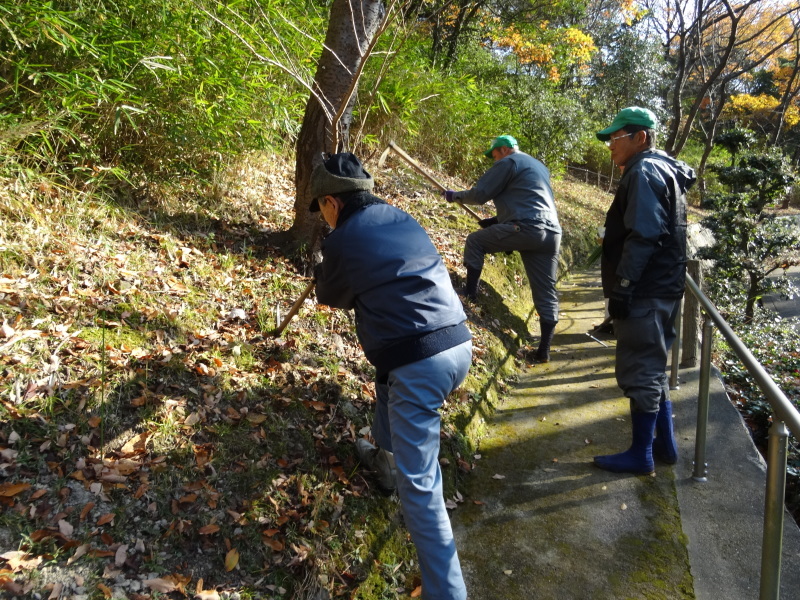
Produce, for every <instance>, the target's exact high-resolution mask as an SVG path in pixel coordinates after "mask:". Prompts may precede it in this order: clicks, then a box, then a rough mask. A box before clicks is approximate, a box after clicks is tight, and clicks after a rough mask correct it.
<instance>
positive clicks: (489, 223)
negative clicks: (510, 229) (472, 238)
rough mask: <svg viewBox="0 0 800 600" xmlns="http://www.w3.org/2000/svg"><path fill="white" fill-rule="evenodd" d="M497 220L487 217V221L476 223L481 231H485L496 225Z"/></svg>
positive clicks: (482, 220)
mask: <svg viewBox="0 0 800 600" xmlns="http://www.w3.org/2000/svg"><path fill="white" fill-rule="evenodd" d="M497 223H498V220H497V217H489V218H488V219H481V220H480V221H478V225H480V226H481V229H486V228H487V227H491V226H492V225H497Z"/></svg>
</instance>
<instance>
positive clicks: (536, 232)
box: [444, 135, 561, 363]
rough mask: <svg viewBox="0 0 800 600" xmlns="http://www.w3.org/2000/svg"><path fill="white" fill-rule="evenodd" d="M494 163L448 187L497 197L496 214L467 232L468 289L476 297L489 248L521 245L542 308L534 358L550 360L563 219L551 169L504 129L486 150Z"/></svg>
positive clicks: (462, 198) (473, 197) (474, 196)
mask: <svg viewBox="0 0 800 600" xmlns="http://www.w3.org/2000/svg"><path fill="white" fill-rule="evenodd" d="M483 154H484V156H487V157H491V158H492V159H493V160H494V165H493V166H492V167H491V168H490V169H489V170H488V171H486V173H484V174H483V175H482V176H481V178H480V179H479V180H478V182H477V183H476V184H475V187H473V188H472V189H470V190H465V191H462V192H455V191H453V190H447V191H445V192H444V197H445V199H446V200H447V201H448V202H460V203H462V204H486V203H487V202H488V201H489V200H494V205H495V208H496V209H497V216H496V217H492V218H491V219H483V220H482V221H480V226H481V227H482V229H480V230H478V231H474V232H472V233H471V234H469V235H468V236H467V242H466V245H465V247H464V265H465V266H466V267H467V285H466V289H465V290H464V293H465V295H466V296H467V297H468V298H469V299H471V300H475V299H476V298H477V296H478V282H479V281H480V278H481V271H482V270H483V262H484V257H485V255H486V254H495V253H497V252H510V251H512V250H517V251H519V254H520V256H521V257H522V264H523V265H524V266H525V273H526V274H527V275H528V283H529V284H530V286H531V293H532V294H533V305H534V307H535V308H536V312H537V313H539V327H540V332H541V339H540V341H539V347H538V348H537V350H536V353H535V354H534V356H533V360H534V361H536V362H540V363H546V362H548V361H549V360H550V343H551V342H552V341H553V333H554V332H555V328H556V323H558V295H557V293H556V282H557V280H558V252H559V249H560V247H561V225H559V223H558V214H557V213H556V205H555V201H554V199H553V190H552V188H551V187H550V171H548V170H547V167H545V166H544V165H543V164H542V163H541V162H540V161H538V160H536V159H535V158H533V157H532V156H529V155H528V154H525V153H524V152H520V151H519V146H518V145H517V140H515V139H514V138H513V137H511V136H510V135H501V136H500V137H497V138H495V139H494V141H493V142H492V145H491V147H490V148H489V149H488V150H487V151H486V152H484V153H483Z"/></svg>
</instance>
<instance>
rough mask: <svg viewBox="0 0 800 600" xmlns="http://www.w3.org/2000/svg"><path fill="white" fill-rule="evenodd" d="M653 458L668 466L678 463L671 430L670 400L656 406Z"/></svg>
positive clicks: (676, 448)
mask: <svg viewBox="0 0 800 600" xmlns="http://www.w3.org/2000/svg"><path fill="white" fill-rule="evenodd" d="M653 456H654V457H655V458H657V459H658V460H660V461H661V462H664V463H666V464H668V465H674V464H675V463H676V462H678V445H677V444H676V443H675V433H674V431H673V428H672V402H671V401H670V400H664V401H662V402H661V403H660V404H659V405H658V417H657V418H656V437H655V439H654V440H653Z"/></svg>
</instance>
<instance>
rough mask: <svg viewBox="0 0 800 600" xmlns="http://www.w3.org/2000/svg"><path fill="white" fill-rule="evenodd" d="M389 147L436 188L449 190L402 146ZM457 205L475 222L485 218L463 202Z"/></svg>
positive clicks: (392, 143) (392, 145)
mask: <svg viewBox="0 0 800 600" xmlns="http://www.w3.org/2000/svg"><path fill="white" fill-rule="evenodd" d="M389 147H390V148H391V149H392V150H394V151H395V152H397V153H398V154H399V155H400V156H401V157H402V158H403V160H405V161H406V162H407V163H408V164H410V165H411V166H412V167H414V168H415V169H416V170H417V171H418V172H419V174H420V175H422V176H423V177H425V178H426V179H427V180H428V181H430V182H431V183H432V184H433V185H435V186H436V187H438V188H439V189H440V190H442V191H443V192H444V191H445V190H446V189H447V188H446V187H445V186H443V185H442V184H441V183H440V182H439V181H438V180H437V179H436V178H435V177H434V176H433V175H431V174H430V173H428V172H427V171H426V170H425V169H423V168H422V166H421V165H420V164H419V163H418V162H417V161H415V160H414V159H413V158H411V157H410V156H409V155H408V154H407V153H406V151H405V150H403V149H402V148H401V147H400V146H398V145H397V144H395V143H394V142H389ZM456 204H458V205H459V206H460V207H461V208H463V209H464V210H465V211H467V212H468V213H469V214H470V215H472V216H473V217H474V218H475V220H476V221H480V220H481V219H482V218H483V217H481V216H480V215H479V214H478V213H476V212H475V211H473V210H472V209H471V208H469V207H467V206H464V205H463V204H461V202H456Z"/></svg>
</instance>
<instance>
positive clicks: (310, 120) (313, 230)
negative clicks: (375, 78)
mask: <svg viewBox="0 0 800 600" xmlns="http://www.w3.org/2000/svg"><path fill="white" fill-rule="evenodd" d="M385 12H386V11H385V8H384V5H383V2H382V1H381V0H352V1H350V0H334V3H333V6H332V7H331V16H330V21H329V23H328V31H327V33H326V36H325V46H324V48H323V51H322V56H320V59H319V63H318V64H317V73H316V75H315V77H314V86H313V93H312V94H311V96H310V98H309V99H308V103H307V104H306V111H305V114H304V116H303V124H302V126H301V128H300V134H299V136H298V139H297V148H296V163H295V194H296V195H295V204H294V210H295V219H294V223H293V224H292V227H291V228H290V229H289V233H290V235H291V237H292V238H293V239H294V240H295V241H296V242H298V243H299V244H303V245H305V246H306V247H307V249H308V250H309V251H310V252H312V253H313V252H314V251H315V250H316V248H317V246H318V242H319V238H320V234H321V232H322V227H321V221H320V219H319V218H318V216H317V215H316V214H314V213H311V212H309V210H308V205H309V203H310V202H311V194H310V183H311V171H312V170H313V169H314V167H316V166H317V165H318V164H320V162H322V153H323V152H331V153H335V152H341V151H344V150H346V149H347V148H348V143H349V132H350V124H351V121H352V109H353V103H354V101H355V92H356V89H357V87H358V78H359V76H360V74H361V70H362V68H363V62H364V61H365V60H366V58H367V57H368V55H369V51H370V49H371V47H372V44H373V43H374V39H375V37H376V35H377V32H378V30H379V28H380V26H381V23H382V21H383V19H384V16H385Z"/></svg>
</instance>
